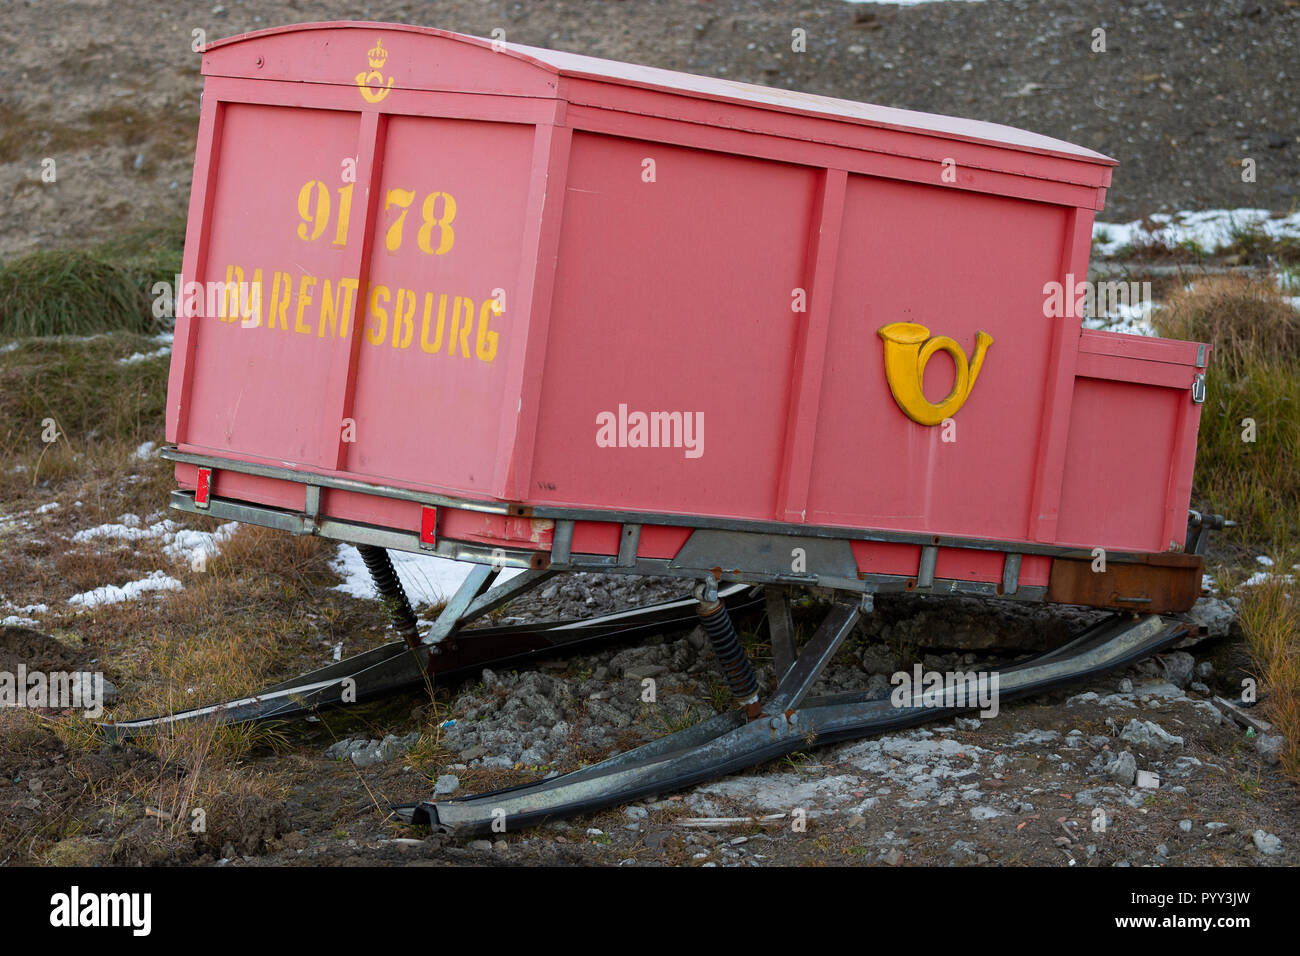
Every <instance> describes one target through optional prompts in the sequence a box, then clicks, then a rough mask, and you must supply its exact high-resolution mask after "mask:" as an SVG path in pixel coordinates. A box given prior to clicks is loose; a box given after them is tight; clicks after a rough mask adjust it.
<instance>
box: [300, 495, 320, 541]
mask: <svg viewBox="0 0 1300 956" xmlns="http://www.w3.org/2000/svg"><path fill="white" fill-rule="evenodd" d="M319 518H320V485H308V486H307V493H306V496H305V497H304V499H303V509H302V529H301V530H299V531H295V532H294V534H298V535H309V534H315V533H316V521H317V519H319Z"/></svg>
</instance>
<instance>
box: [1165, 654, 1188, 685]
mask: <svg viewBox="0 0 1300 956" xmlns="http://www.w3.org/2000/svg"><path fill="white" fill-rule="evenodd" d="M1160 662H1161V664H1163V665H1164V669H1165V679H1166V680H1168V681H1169V683H1171V684H1173V685H1174V686H1176V687H1186V686H1187V685H1188V684H1190V683H1191V682H1192V673H1193V670H1194V668H1195V667H1196V659H1195V658H1194V657H1192V655H1191V654H1188V653H1187V652H1186V651H1170V652H1169V653H1168V654H1165V655H1164V656H1163V657H1162V658H1161V660H1160Z"/></svg>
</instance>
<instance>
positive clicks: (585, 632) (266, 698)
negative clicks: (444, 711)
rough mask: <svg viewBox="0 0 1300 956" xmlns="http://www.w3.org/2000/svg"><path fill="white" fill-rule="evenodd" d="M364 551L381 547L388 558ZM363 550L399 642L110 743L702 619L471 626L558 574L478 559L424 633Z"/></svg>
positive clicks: (360, 695)
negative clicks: (508, 571) (504, 571)
mask: <svg viewBox="0 0 1300 956" xmlns="http://www.w3.org/2000/svg"><path fill="white" fill-rule="evenodd" d="M367 550H369V551H371V552H374V551H378V552H379V553H380V555H381V556H382V561H380V560H378V559H377V556H376V555H374V554H373V553H367ZM362 556H363V557H364V558H365V559H366V564H367V566H368V567H369V568H370V571H371V575H372V577H373V578H374V580H375V585H376V588H377V589H378V590H379V592H380V596H381V598H382V599H383V600H384V602H385V604H386V606H387V608H388V610H389V614H390V617H391V618H392V622H393V626H394V628H395V629H396V630H397V631H398V633H399V634H402V637H403V639H402V640H400V641H393V642H391V643H389V644H384V645H382V646H380V647H375V648H372V649H370V650H368V651H363V652H362V653H360V654H356V655H353V656H352V657H349V658H346V659H345V660H342V661H336V662H334V663H332V664H328V665H326V666H325V667H321V668H318V669H316V670H314V671H309V672H308V673H306V674H302V675H300V676H298V677H295V678H293V679H291V680H288V681H284V682H282V683H279V684H275V685H273V686H271V687H268V688H266V689H265V690H263V691H260V692H259V693H257V694H255V695H252V696H249V697H242V698H237V699H235V700H229V701H225V702H223V703H218V704H212V705H208V706H203V707H193V708H189V709H187V710H182V711H176V712H174V713H171V714H164V715H161V716H157V717H147V718H142V719H138V720H123V721H118V722H115V723H105V724H102V725H101V727H102V728H103V730H104V731H105V733H106V734H107V735H108V736H109V738H110V739H116V740H125V739H129V738H131V737H134V736H140V735H144V734H148V733H151V732H153V731H156V730H159V729H161V728H164V727H167V726H170V725H175V724H178V723H184V722H186V721H193V720H204V719H208V720H216V721H219V722H222V723H239V722H246V721H258V720H272V719H279V720H283V719H288V718H293V717H303V716H306V715H307V714H310V713H312V712H314V711H317V710H321V709H325V708H329V707H337V706H341V705H345V704H349V703H357V702H361V701H365V700H373V699H376V698H379V697H383V696H385V695H388V694H394V693H398V692H401V691H403V690H408V689H410V688H412V687H418V686H420V685H421V684H424V683H425V682H426V681H429V680H433V679H435V678H436V679H438V680H445V679H448V678H458V677H462V676H466V675H468V674H470V673H476V672H478V671H480V670H482V669H483V668H485V667H501V666H505V665H511V664H524V663H527V662H529V661H532V660H536V659H539V658H542V657H546V656H548V655H553V654H556V653H572V652H574V651H575V650H576V649H578V648H581V647H588V646H592V645H596V644H603V643H608V642H611V641H615V640H627V639H630V638H633V637H636V636H638V635H648V634H664V633H672V632H675V631H679V630H682V629H684V628H690V627H694V626H695V624H696V623H698V617H697V616H696V614H695V613H694V611H693V610H692V608H693V607H694V606H695V601H694V600H693V599H692V598H683V599H679V600H673V601H664V602H660V603H655V604H648V605H644V606H642V607H636V608H630V609H627V610H623V611H615V612H612V613H610V614H603V615H600V616H598V617H592V618H585V619H580V620H561V621H554V622H545V623H539V624H515V625H506V626H497V627H476V628H472V629H468V628H466V627H465V625H467V624H469V623H471V622H473V621H475V620H477V619H479V618H480V617H482V616H484V615H486V614H487V613H488V612H489V611H492V610H495V609H496V608H498V607H500V606H501V605H502V604H504V603H505V602H507V601H509V600H512V599H513V598H516V597H518V596H519V595H521V594H523V593H525V592H526V591H528V590H530V589H531V588H533V587H536V586H537V585H539V584H541V583H542V582H543V581H545V580H546V579H547V578H548V577H550V576H551V575H550V574H549V573H547V572H538V571H526V572H524V573H522V574H520V575H518V576H517V577H515V578H512V579H511V580H509V581H505V582H503V583H501V584H498V585H496V586H495V587H489V585H490V584H491V583H492V581H493V579H495V577H496V575H497V570H496V569H493V568H490V567H488V566H485V565H475V567H474V569H473V570H472V571H471V572H470V576H469V578H467V579H466V581H465V583H464V584H463V585H462V586H461V587H460V589H458V590H457V592H456V594H455V595H454V596H453V597H452V598H451V600H450V601H448V602H447V606H446V607H445V608H444V609H443V611H442V612H441V614H440V615H439V616H438V619H437V621H436V622H434V625H433V627H432V628H430V629H429V631H428V632H427V633H426V634H425V635H423V637H421V636H420V634H419V633H418V629H417V626H416V618H415V614H414V612H413V610H412V609H411V606H410V603H409V601H408V600H407V597H406V595H405V593H404V592H403V591H402V589H401V584H400V582H398V580H397V576H396V575H395V574H392V576H391V578H390V577H388V576H387V575H386V574H385V572H384V569H383V568H384V565H385V564H386V565H387V569H388V571H389V572H391V570H392V564H391V560H390V559H389V557H388V555H387V553H386V552H385V551H384V550H383V549H382V548H370V549H367V548H366V546H362ZM751 591H756V589H754V588H750V587H747V586H745V585H740V584H736V585H730V586H728V587H727V588H726V589H725V590H724V591H723V592H722V594H723V596H726V597H734V599H735V601H736V604H737V606H738V607H741V608H745V609H748V608H750V607H757V606H758V605H759V604H760V603H761V600H762V598H761V597H759V596H754V595H749V594H747V593H746V592H751Z"/></svg>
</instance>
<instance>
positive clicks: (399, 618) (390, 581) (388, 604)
mask: <svg viewBox="0 0 1300 956" xmlns="http://www.w3.org/2000/svg"><path fill="white" fill-rule="evenodd" d="M357 550H358V551H360V552H361V560H363V561H365V562H366V570H368V571H369V572H370V579H371V580H372V581H374V582H375V590H377V591H378V592H379V596H380V597H381V598H382V599H383V602H384V607H385V608H386V609H387V611H388V617H389V620H390V621H391V622H392V625H393V630H395V631H397V633H398V634H400V635H401V636H402V640H404V641H406V643H407V646H409V647H419V645H420V629H419V626H418V625H417V624H416V621H415V611H413V610H412V609H411V602H410V600H409V599H408V598H407V597H406V589H405V588H403V587H402V581H401V579H400V578H399V577H398V576H397V570H396V569H395V568H394V567H393V559H392V558H390V557H389V556H388V550H387V549H386V548H377V547H375V546H374V545H370V544H359V545H357Z"/></svg>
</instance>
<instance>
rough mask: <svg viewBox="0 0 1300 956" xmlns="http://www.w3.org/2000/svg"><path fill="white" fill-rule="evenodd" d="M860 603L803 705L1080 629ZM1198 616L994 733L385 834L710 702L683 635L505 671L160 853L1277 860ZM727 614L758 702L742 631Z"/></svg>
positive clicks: (336, 714)
mask: <svg viewBox="0 0 1300 956" xmlns="http://www.w3.org/2000/svg"><path fill="white" fill-rule="evenodd" d="M676 590H678V588H677V587H676V585H674V584H673V583H672V582H666V581H656V580H653V579H646V580H641V579H626V578H619V577H614V576H606V575H583V576H581V577H575V578H574V579H573V580H570V581H567V582H565V583H563V584H562V585H561V586H560V587H557V588H555V589H554V590H553V591H552V592H550V593H549V595H548V596H546V597H541V596H540V595H539V597H538V599H537V600H536V601H535V602H534V603H533V606H532V607H528V606H525V607H512V608H510V609H509V614H510V615H511V616H513V615H515V614H518V615H519V616H530V617H531V616H536V615H542V616H548V617H552V618H558V617H567V616H570V615H571V614H572V613H573V611H575V610H578V609H586V611H587V612H589V613H600V612H603V611H606V610H610V609H615V608H618V607H622V606H626V605H627V604H629V603H633V602H642V601H645V600H647V599H653V598H659V597H666V596H671V594H672V593H673V592H674V591H676ZM542 593H546V592H542ZM808 605H809V606H807V607H804V608H803V609H801V610H800V611H799V612H798V613H797V615H796V620H797V622H798V624H799V626H800V627H802V628H804V630H805V631H806V630H807V628H808V627H811V626H812V625H813V624H814V623H815V621H816V618H817V612H818V606H817V605H816V604H815V603H813V602H808ZM877 607H878V610H877V613H876V614H874V615H873V616H872V617H871V618H869V619H868V620H867V621H866V622H865V623H864V624H863V625H861V626H860V627H859V629H858V630H857V631H856V632H855V633H854V635H853V636H852V637H851V638H850V640H849V641H848V642H846V645H845V647H844V648H843V649H842V650H841V652H840V653H839V655H838V656H837V657H836V659H835V661H834V662H833V664H832V666H831V667H830V669H829V670H828V673H827V675H826V677H825V678H824V679H823V680H822V682H821V683H820V684H819V686H818V687H817V688H816V689H815V690H814V694H823V693H833V692H838V691H844V690H859V691H862V690H865V691H866V692H867V693H868V694H870V695H871V696H873V697H883V696H887V695H888V693H889V691H890V689H891V685H890V680H889V675H891V674H893V673H895V672H897V671H898V670H901V669H908V668H910V667H911V666H912V664H913V663H919V664H921V665H922V666H923V667H924V668H925V669H927V670H940V671H947V670H968V669H975V670H989V669H993V668H996V667H998V666H1000V665H1004V664H1006V663H1008V662H1009V661H1010V660H1012V659H1013V658H1014V657H1017V656H1023V654H1024V653H1025V652H1026V651H1030V650H1033V649H1038V648H1042V647H1045V646H1047V647H1050V646H1054V645H1056V644H1059V643H1060V642H1061V641H1062V640H1063V639H1065V637H1066V635H1067V634H1068V633H1069V632H1070V631H1071V630H1072V629H1073V628H1075V627H1077V626H1078V625H1079V624H1080V623H1081V622H1082V621H1083V620H1084V619H1085V618H1086V617H1087V616H1088V612H1082V611H1080V612H1078V613H1076V614H1073V615H1071V614H1068V613H1067V614H1061V613H1059V612H1057V613H1053V612H1051V611H1047V610H1045V609H1041V608H1040V609H1032V610H1031V609H1023V610H1020V611H1018V612H1015V613H1011V614H1008V613H1007V610H1006V609H1005V608H1001V607H999V606H997V605H995V604H985V603H984V602H981V601H977V600H973V599H966V600H960V601H947V600H924V599H917V598H908V597H898V598H893V599H889V598H881V599H879V600H878V602H877ZM1193 616H1194V618H1195V619H1196V620H1199V621H1201V622H1202V623H1203V624H1204V625H1205V629H1206V631H1207V633H1206V635H1205V636H1204V637H1202V638H1199V639H1198V640H1197V641H1196V642H1194V643H1192V644H1191V646H1189V647H1187V648H1186V649H1176V650H1171V651H1169V652H1167V653H1165V654H1163V655H1160V656H1158V657H1156V658H1153V659H1151V660H1147V661H1144V662H1142V663H1140V664H1137V665H1135V666H1133V667H1130V668H1127V669H1126V670H1123V671H1120V672H1114V673H1112V674H1109V675H1106V676H1104V677H1100V678H1096V679H1092V680H1089V681H1085V682H1083V683H1081V684H1078V685H1076V686H1072V687H1069V688H1063V689H1059V690H1055V691H1052V692H1049V693H1044V694H1040V695H1037V696H1035V697H1032V698H1028V699H1024V700H1019V701H1014V702H1003V703H1002V706H1001V710H1000V712H999V713H998V714H997V716H995V717H990V718H984V719H980V718H979V717H978V716H975V715H971V716H969V717H962V718H958V719H956V720H949V721H945V722H942V723H936V724H934V725H931V726H926V727H921V728H917V729H913V730H909V731H905V732H900V733H893V734H888V735H886V736H883V737H879V738H876V739H868V740H863V741H858V742H852V743H846V744H840V745H835V746H831V747H825V748H810V750H809V751H808V752H807V753H799V754H795V755H792V756H791V757H789V758H786V759H783V760H779V761H776V762H774V763H770V764H768V765H765V766H760V767H757V768H754V769H753V770H751V771H749V772H746V773H742V774H738V775H735V776H732V777H728V778H725V779H723V780H719V781H715V782H712V783H709V784H706V785H703V786H698V787H695V788H692V789H690V790H688V791H686V792H684V793H679V794H661V795H660V796H659V797H658V798H656V799H653V800H649V801H645V802H642V803H638V804H635V805H632V806H628V807H620V808H617V809H615V810H610V811H605V812H602V813H598V814H593V815H589V816H587V817H583V818H578V819H574V820H567V821H559V822H555V823H551V824H548V825H546V826H543V827H541V828H538V829H533V830H528V831H523V832H519V833H508V834H505V835H503V836H499V837H497V838H495V839H493V840H482V839H479V840H466V839H456V838H455V837H454V836H453V837H448V836H445V835H441V834H432V835H431V834H429V833H428V831H427V830H424V829H421V828H413V827H407V826H403V825H400V824H396V823H393V822H391V821H389V820H386V819H385V817H386V811H387V808H388V807H389V806H390V805H392V804H396V803H404V802H411V801H416V800H420V799H427V798H429V797H430V796H433V797H436V798H444V797H450V796H461V795H465V794H468V793H474V792H481V791H483V790H487V789H493V788H496V787H499V786H505V785H511V784H515V783H520V782H525V781H528V780H533V779H538V778H540V777H544V776H547V775H549V774H554V773H558V772H562V771H567V770H571V769H575V768H577V767H578V766H581V765H583V764H586V763H590V762H593V761H596V760H598V759H601V758H603V757H604V756H606V755H608V754H610V753H613V752H617V751H619V750H623V749H626V748H628V747H632V746H635V745H637V744H639V743H642V742H645V741H647V740H650V739H653V738H655V737H658V736H660V735H662V734H664V733H667V732H671V731H674V730H678V729H681V728H682V727H685V726H687V725H689V724H691V723H694V722H695V721H697V720H699V719H702V718H704V717H707V716H711V715H712V714H713V713H714V711H715V709H716V708H719V707H726V706H728V703H727V697H726V693H725V688H724V687H723V685H722V683H721V681H720V679H719V677H718V670H717V664H716V660H715V658H714V656H713V653H712V650H711V649H710V648H709V646H708V642H707V639H706V638H705V636H704V634H703V632H702V631H701V630H700V629H698V628H696V629H695V630H693V631H690V632H688V633H685V634H678V635H670V636H667V637H662V638H658V639H652V640H651V641H650V642H648V643H646V644H643V645H636V646H630V647H617V646H615V647H610V648H607V649H604V650H601V651H599V652H596V653H591V654H586V655H583V656H581V657H577V658H567V659H562V660H553V661H548V662H545V663H543V664H542V665H540V666H538V667H536V668H531V669H527V670H522V671H502V672H493V671H491V670H487V671H484V672H483V674H482V676H481V679H479V680H475V681H470V682H466V683H465V684H463V685H461V686H459V687H458V688H454V689H453V690H452V693H451V695H450V697H449V698H446V699H445V701H444V702H442V703H431V702H430V700H429V698H428V696H427V695H414V696H407V697H404V698H399V699H398V700H396V701H390V702H388V703H385V704H382V705H372V706H366V707H359V708H356V709H353V708H345V709H344V710H341V711H332V712H323V713H321V714H320V715H319V717H318V718H316V719H313V720H311V721H309V722H306V723H300V724H298V725H297V726H296V727H295V728H294V729H292V730H291V731H288V732H287V733H288V738H287V741H285V742H283V743H282V745H281V746H278V747H276V748H274V749H263V750H261V751H258V752H257V753H255V754H254V755H253V756H251V757H250V758H249V759H248V760H247V761H246V765H245V769H244V771H242V772H244V773H247V774H250V775H259V774H262V773H269V774H276V775H278V776H279V778H281V779H282V780H283V781H284V785H283V798H282V799H280V800H262V801H259V802H257V803H256V804H255V805H254V806H253V810H254V811H255V812H245V813H244V814H243V815H242V816H241V819H240V821H239V823H238V825H234V824H227V826H228V827H229V832H228V833H227V835H226V837H225V838H224V842H223V843H222V845H221V849H220V853H217V852H216V851H215V848H212V849H210V850H207V851H202V850H200V849H195V848H193V847H190V848H188V849H186V850H185V851H183V852H182V853H181V856H180V857H179V859H176V860H175V861H176V862H180V861H182V860H189V861H191V862H209V863H215V864H218V865H226V866H241V865H293V864H311V865H350V864H357V863H373V862H425V863H434V864H452V865H455V864H494V865H495V864H500V865H515V864H529V863H604V864H627V865H663V864H676V865H699V866H713V865H716V866H764V865H773V864H808V863H870V864H885V865H902V864H918V863H919V864H957V865H967V864H984V863H993V864H1017V863H1021V864H1039V865H1062V866H1075V865H1078V866H1129V865H1147V864H1150V865H1166V864H1170V865H1206V864H1216V865H1217V864H1261V865H1277V864H1281V865H1290V864H1294V863H1295V862H1296V858H1297V848H1298V847H1300V820H1298V819H1297V816H1296V814H1295V807H1294V801H1295V797H1294V786H1293V785H1291V784H1289V783H1288V782H1287V781H1286V780H1284V779H1283V777H1282V776H1281V774H1280V773H1279V771H1278V769H1277V767H1276V759H1277V757H1276V751H1277V745H1278V743H1279V741H1278V738H1276V737H1274V736H1272V735H1269V734H1267V733H1261V732H1257V731H1255V730H1253V729H1249V730H1247V729H1243V727H1242V726H1239V725H1238V724H1237V723H1234V721H1233V720H1232V719H1229V718H1227V717H1225V716H1224V712H1223V710H1221V709H1220V707H1218V706H1216V705H1215V704H1214V703H1213V699H1214V697H1215V696H1217V695H1230V696H1233V697H1236V696H1238V695H1239V691H1240V686H1241V684H1240V682H1241V679H1242V677H1243V675H1244V674H1245V671H1244V670H1243V667H1244V666H1246V663H1247V662H1246V661H1245V659H1244V657H1243V655H1242V651H1241V645H1240V644H1239V643H1237V641H1235V640H1234V639H1233V637H1232V636H1231V635H1230V634H1229V628H1230V626H1231V624H1230V622H1231V608H1230V607H1228V606H1227V605H1226V604H1225V603H1224V602H1218V601H1216V600H1213V599H1210V600H1204V601H1203V602H1202V603H1201V604H1200V605H1198V608H1197V611H1196V612H1194V615H1193ZM738 623H739V625H740V629H741V631H742V634H743V635H744V636H745V639H746V641H747V643H748V644H749V647H750V651H751V654H752V655H753V657H754V659H755V660H756V661H758V662H759V668H758V669H759V676H760V680H761V681H762V682H763V683H764V684H765V685H768V686H770V684H771V681H772V677H773V675H772V668H771V662H770V658H769V657H768V655H767V648H766V646H765V645H764V643H763V630H762V620H761V616H754V615H750V616H747V617H742V618H741V619H740V620H739V622H738ZM20 632H21V633H20ZM994 637H1003V638H1010V639H1011V640H1010V642H1009V643H1007V644H1004V645H1003V647H1002V648H1000V649H999V651H998V652H997V653H993V652H991V651H989V650H988V649H987V646H988V644H989V643H991V641H992V639H993V638H994ZM42 640H43V641H45V642H46V643H45V644H42V643H41V641H42ZM954 647H956V649H953V648H954ZM968 647H976V648H981V649H978V650H967V649H965V648H968ZM0 650H3V651H4V652H5V653H6V654H8V653H9V652H12V653H13V654H18V655H19V656H20V657H21V658H22V659H23V660H24V661H26V662H27V663H28V666H29V667H32V666H38V665H39V664H42V663H44V664H45V666H47V667H52V666H54V664H56V663H57V664H58V665H60V666H65V667H66V666H69V665H70V661H71V658H70V657H69V651H68V649H67V647H66V645H64V644H62V643H60V642H56V641H54V640H53V639H52V638H41V637H39V636H38V635H35V634H34V633H33V632H30V631H23V629H20V628H10V629H8V630H7V631H6V632H5V633H4V634H0ZM47 658H48V659H47ZM5 659H7V657H5ZM646 678H650V679H653V680H654V681H655V682H656V689H657V693H656V701H655V702H654V703H652V704H647V703H645V702H643V700H642V696H643V694H642V692H643V689H644V686H645V684H644V681H645V679H646ZM50 747H51V748H52V749H51V750H50V751H48V752H46V753H45V755H44V756H43V757H41V758H40V759H37V760H34V761H29V762H27V763H26V764H25V765H24V766H21V767H7V768H6V769H7V772H6V773H5V774H4V776H3V777H0V807H2V808H4V810H5V812H6V813H7V814H8V815H9V818H10V820H15V819H18V820H21V819H23V818H27V819H30V820H32V821H36V820H38V819H39V818H40V815H41V814H42V813H46V814H48V813H50V812H51V810H50V808H51V807H54V806H57V805H58V801H59V799H60V794H61V793H63V795H64V796H66V792H65V791H66V790H67V788H69V787H70V786H71V784H70V783H69V781H68V779H67V777H66V776H65V773H64V772H63V771H62V769H61V764H62V763H63V757H62V756H61V755H60V753H59V747H60V745H59V744H58V743H57V742H55V741H50ZM286 749H287V753H286ZM90 756H91V762H92V763H93V764H94V766H95V767H97V768H99V769H98V774H99V775H100V776H99V777H98V778H96V779H112V778H113V777H114V775H119V774H123V773H126V772H133V771H134V769H135V768H136V767H137V766H138V765H139V764H141V763H143V764H145V765H149V764H150V762H151V760H152V758H151V756H150V755H147V754H144V753H143V752H142V751H140V750H138V749H136V748H132V747H114V746H101V747H98V749H97V750H95V751H94V752H93V753H92V754H91V755H90ZM151 825H154V826H156V823H155V822H154V821H150V820H148V819H147V818H146V819H144V820H141V819H139V818H138V816H137V815H135V814H131V813H128V814H124V815H123V817H122V818H121V819H116V818H114V817H113V816H112V815H111V814H110V815H109V816H107V817H105V818H103V819H100V820H98V821H96V824H95V825H92V826H91V827H89V828H87V831H86V832H84V833H82V834H80V835H78V836H76V837H72V838H70V839H65V840H63V841H61V842H60V843H59V844H58V845H56V847H55V848H54V849H53V850H52V851H49V852H48V853H47V854H46V857H47V859H51V860H59V859H69V860H76V861H78V862H86V861H95V860H104V861H107V860H108V859H110V858H113V859H116V860H118V861H119V862H120V861H122V860H121V852H122V850H121V848H122V846H123V845H127V846H141V845H147V844H141V843H140V842H139V840H138V837H139V835H140V834H139V831H140V829H141V828H146V829H147V828H148V827H149V826H151ZM132 828H136V829H135V830H132ZM133 837H136V838H137V839H135V840H133ZM124 839H125V841H126V842H125V844H124V843H123V841H124ZM114 847H116V848H117V849H116V850H115V849H114ZM115 853H116V856H113V854H115ZM144 859H149V857H148V856H145V857H144Z"/></svg>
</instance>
